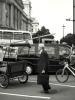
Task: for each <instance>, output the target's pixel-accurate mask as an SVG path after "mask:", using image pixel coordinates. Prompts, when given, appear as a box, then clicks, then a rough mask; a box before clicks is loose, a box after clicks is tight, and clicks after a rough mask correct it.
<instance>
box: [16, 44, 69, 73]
mask: <svg viewBox="0 0 75 100" xmlns="http://www.w3.org/2000/svg"><path fill="white" fill-rule="evenodd" d="M45 49H46V51H47V53H48V56H49V60H48V62H49V63H48V71H49V73H50V72H56V71H57V70H58V69H59V68H62V67H63V63H62V62H63V61H62V59H60V58H61V57H62V56H69V55H70V46H68V45H66V44H45ZM39 57H40V46H39V44H32V45H30V46H23V45H22V46H19V45H18V54H17V59H20V60H25V61H26V62H27V63H26V65H25V66H26V72H27V73H28V74H32V73H37V65H38V61H39Z"/></svg>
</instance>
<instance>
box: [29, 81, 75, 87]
mask: <svg viewBox="0 0 75 100" xmlns="http://www.w3.org/2000/svg"><path fill="white" fill-rule="evenodd" d="M29 82H35V83H36V81H29ZM49 84H52V85H58V86H64V87H73V88H75V86H73V85H65V84H56V83H49Z"/></svg>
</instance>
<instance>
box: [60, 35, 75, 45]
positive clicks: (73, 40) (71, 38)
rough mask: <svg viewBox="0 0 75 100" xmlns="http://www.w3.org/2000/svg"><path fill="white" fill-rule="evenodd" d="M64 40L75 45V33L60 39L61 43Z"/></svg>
mask: <svg viewBox="0 0 75 100" xmlns="http://www.w3.org/2000/svg"><path fill="white" fill-rule="evenodd" d="M62 42H66V43H67V44H68V45H70V46H72V44H74V45H75V34H71V33H69V34H67V35H66V36H65V37H64V38H62V39H61V40H60V43H62Z"/></svg>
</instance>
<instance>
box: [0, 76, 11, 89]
mask: <svg viewBox="0 0 75 100" xmlns="http://www.w3.org/2000/svg"><path fill="white" fill-rule="evenodd" d="M8 83H9V81H8V77H7V75H5V74H0V87H2V88H6V87H7V86H8Z"/></svg>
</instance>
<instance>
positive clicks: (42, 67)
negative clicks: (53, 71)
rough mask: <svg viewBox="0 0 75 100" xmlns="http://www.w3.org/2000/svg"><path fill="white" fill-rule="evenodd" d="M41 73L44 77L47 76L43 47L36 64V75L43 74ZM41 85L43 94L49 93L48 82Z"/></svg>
mask: <svg viewBox="0 0 75 100" xmlns="http://www.w3.org/2000/svg"><path fill="white" fill-rule="evenodd" d="M43 73H44V75H48V54H47V52H46V50H45V47H44V46H42V47H41V54H40V59H39V62H38V75H40V74H43ZM48 76H49V75H48ZM41 85H42V88H43V90H44V92H45V93H49V89H51V87H50V85H49V82H47V83H45V82H43V83H42V84H41Z"/></svg>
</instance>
